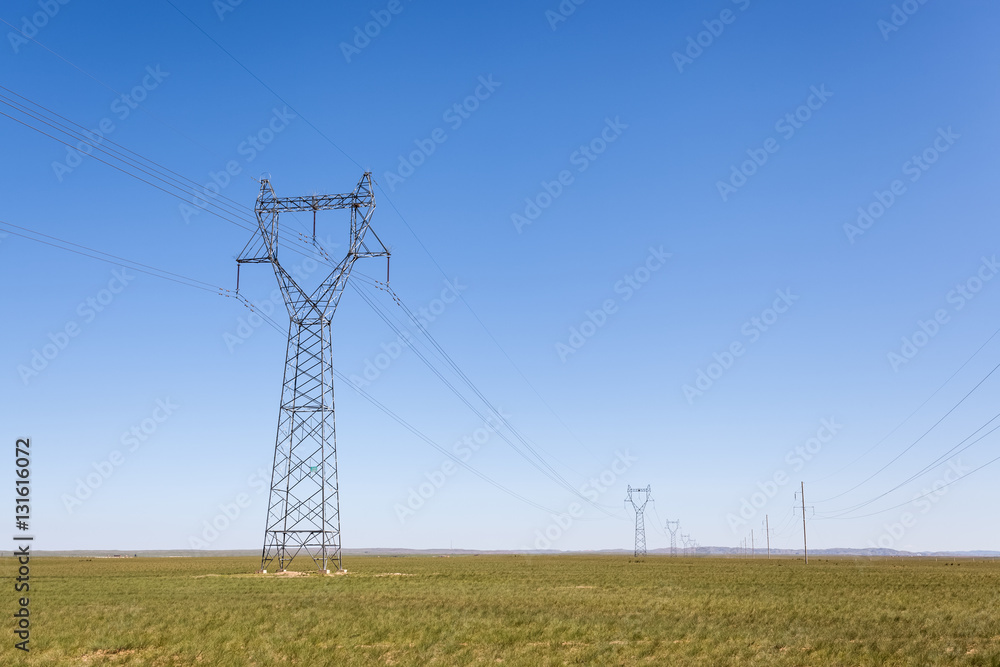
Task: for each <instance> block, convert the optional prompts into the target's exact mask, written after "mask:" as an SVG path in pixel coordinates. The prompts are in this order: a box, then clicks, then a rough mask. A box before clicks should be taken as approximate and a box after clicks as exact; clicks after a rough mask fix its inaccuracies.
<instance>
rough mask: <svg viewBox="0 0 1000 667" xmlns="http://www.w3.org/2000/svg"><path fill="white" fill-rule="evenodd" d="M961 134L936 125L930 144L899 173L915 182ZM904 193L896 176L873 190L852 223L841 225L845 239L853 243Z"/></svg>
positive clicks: (908, 161) (903, 188) (904, 185)
mask: <svg viewBox="0 0 1000 667" xmlns="http://www.w3.org/2000/svg"><path fill="white" fill-rule="evenodd" d="M961 137H962V135H960V134H956V133H955V132H954V130H952V129H951V126H950V125H949V126H948V129H944V128H942V127H939V128H938V130H937V136H936V137H935V138H934V141H933V142H931V145H930V146H928V147H927V148H925V149H924V150H922V151H921V152H920V153H919V154H917V155H914V156H912V157H911V158H910V159H909V160H907V161H906V162H904V163H903V166H902V167H900V169H902V172H903V176H906V177H907V180H908V181H909V182H910V183H916V182H917V181H919V180H920V177H921V176H923V175H924V174H925V173H927V171H929V170H930V168H931V167H932V166H934V164H936V163H937V161H938V160H939V159H940V158H941V155H943V154H944V153H947V152H948V151H949V150H950V149H951V147H952V146H954V145H955V142H957V141H958V140H959V139H960V138H961ZM906 192H907V185H906V182H905V181H903V180H902V179H899V178H897V179H894V180H893V181H892V182H891V183H889V187H888V189H886V190H875V192H873V193H872V197H873V199H872V201H871V202H870V203H868V204H866V205H864V206H859V207H858V217H857V219H856V220H855V221H854V224H851V223H849V222H848V223H845V224H844V234H845V235H847V240H848V241H849V242H850V243H851V244H852V245H853V244H854V242H855V239H857V237H859V236H861V235H863V234H864V233H865V232H867V231H868V230H869V229H871V228H872V227H873V226H874V225H875V223H876V222H878V221H879V219H881V218H882V216H883V215H885V214H886V212H888V210H889V209H890V208H892V207H893V205H894V204H895V203H896V202H897V201H899V198H900V197H902V196H903V195H904V194H906Z"/></svg>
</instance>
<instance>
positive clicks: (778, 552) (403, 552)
mask: <svg viewBox="0 0 1000 667" xmlns="http://www.w3.org/2000/svg"><path fill="white" fill-rule="evenodd" d="M765 553H766V551H765V550H764V549H757V550H756V557H757V558H761V557H763V556H764V555H765ZM515 554H521V555H558V554H566V555H574V554H575V555H583V554H606V555H621V556H630V555H631V554H632V551H631V550H626V549H604V550H597V551H554V550H549V551H518V550H507V551H504V550H501V551H476V550H471V549H393V548H372V549H344V555H345V556H476V555H515ZM10 555H11V552H8V551H2V552H0V556H10ZM32 555H34V556H59V557H66V558H110V557H114V556H129V557H131V556H137V557H140V558H143V557H144V558H211V557H214V558H220V557H236V556H241V557H251V556H260V550H259V549H234V550H228V551H223V550H220V551H202V550H196V549H174V550H139V551H129V550H120V549H119V550H115V549H110V550H107V551H99V550H91V549H87V550H82V549H77V550H66V551H34V552H32ZM648 555H650V556H669V555H670V549H650V550H649V552H648ZM678 555H681V556H720V557H732V558H735V557H739V556H741V555H742V551H741V550H740V549H737V548H734V547H698V548H697V549H678ZM771 555H772V556H799V557H801V556H802V550H801V549H798V550H796V549H771ZM809 555H810V556H816V557H819V556H840V557H855V558H1000V551H915V552H914V551H898V550H896V549H844V548H834V549H815V550H813V549H810V550H809Z"/></svg>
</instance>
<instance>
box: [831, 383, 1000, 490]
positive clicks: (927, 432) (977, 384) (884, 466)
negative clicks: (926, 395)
mask: <svg viewBox="0 0 1000 667" xmlns="http://www.w3.org/2000/svg"><path fill="white" fill-rule="evenodd" d="M997 369H1000V364H997V365H996V366H994V367H993V369H992V370H990V372H989V373H987V374H986V376H985V377H984V378H983V379H981V380H980V381H979V382H977V383H976V386H974V387H973V388H972V389H970V390H969V391H968V392H967V393H966V394H965V395H964V396H962V398H961V399H959V401H958V403H956V404H955V405H953V406H952V407H951V409H949V410H948V411H947V412H946V413H944V415H943V416H942V417H941V418H940V419H938V420H937V421H936V422H934V423H933V424H931V426H930V428H928V429H927V430H926V431H924V432H923V433H922V434H921V435H920V437H919V438H917V439H916V440H914V441H913V442H912V443H910V444H909V445H908V446H907V447H906V448H905V449H903V451H901V452H900V453H899V454H897V455H896V456H894V457H893V458H892V459H891V460H890V461H889V462H888V463H886V464H885V465H883V466H882V467H881V468H879V469H878V470H876V471H875V472H873V473H872V474H871V475H869V476H868V477H866V478H865V479H863V480H861V481H860V482H858V483H857V484H855V485H854V486H852V487H851V488H849V489H847V490H846V491H843V492H841V493H838V494H837V495H835V496H831V497H830V498H825V499H823V500H820V501H817V502H818V503H820V504H822V503H827V502H829V501H831V500H836V499H837V498H840V497H841V496H844V495H847V494H848V493H850V492H851V491H854V490H855V489H857V488H858V487H860V486H862V485H864V484H866V483H868V482H869V481H870V480H872V479H873V478H874V477H875V476H877V475H878V474H880V473H881V472H882V471H884V470H885V469H886V468H888V467H889V466H891V465H892V464H893V463H895V462H896V461H898V460H899V459H900V458H901V457H902V456H903V455H904V454H906V453H907V452H908V451H910V450H911V449H913V448H914V447H916V446H917V444H918V443H919V442H920V441H921V440H923V439H924V438H925V437H927V435H928V434H929V433H930V432H931V431H933V430H934V429H935V428H936V427H937V426H938V425H939V424H940V423H941V422H943V421H944V420H945V419H947V418H948V416H949V415H951V413H952V412H954V411H955V410H957V409H958V407H959V406H960V405H962V403H964V402H965V399H967V398H968V397H969V396H971V395H972V393H973V392H975V391H976V390H977V389H979V387H980V386H982V384H983V383H984V382H986V380H988V379H989V378H990V376H992V375H993V374H994V373H995V372H996V371H997Z"/></svg>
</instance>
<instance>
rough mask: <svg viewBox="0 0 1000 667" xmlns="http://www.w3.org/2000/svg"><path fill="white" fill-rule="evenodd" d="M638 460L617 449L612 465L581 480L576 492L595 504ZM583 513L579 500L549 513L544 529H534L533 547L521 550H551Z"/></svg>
mask: <svg viewBox="0 0 1000 667" xmlns="http://www.w3.org/2000/svg"><path fill="white" fill-rule="evenodd" d="M638 460H639V458H638V457H637V456H632V454H631V453H629V450H627V449H626V450H624V451H621V450H618V451H616V452H615V458H614V459H613V460H612V461H611V464H610V465H609V466H608V467H607V468H605V469H604V470H602V471H601V472H600V474H598V475H595V476H594V477H591V478H590V479H589V480H587V482H586V483H584V484H583V485H582V486H581V487H580V489H579V491H580V495H582V496H583V497H584V498H586V499H587V500H589V501H590V502H592V503H596V502H597V501H599V500H600V499H601V497H602V496H603V495H604V494H606V493H607V492H608V491H609V490H610V489H611V488H612V487H613V486H614V485H615V484H617V483H618V482H619V480H620V479H621V477H622V475H624V474H625V473H626V472H628V471H629V470H630V469H631V468H632V466H633V465H635V463H636V462H637V461H638ZM583 515H584V506H583V505H582V504H580V503H579V502H576V501H574V502H571V503H570V504H569V505H568V506H567V507H566V511H564V512H560V513H559V514H550V515H549V519H550V521H549V523H548V525H546V526H545V528H539V529H536V530H535V542H534V545H533V547H529V546H527V545H522V546H521V550H522V551H531V550H532V548H534V550H535V551H546V550H548V549H551V548H552V547H553V546H554V545H555V544H556V543H557V542H558V541H559V540H561V539H562V538H563V537H565V536H566V533H568V532H569V531H570V529H571V528H572V527H573V526H574V525H575V523H576V522H577V520H579V519H580V518H581V517H582V516H583Z"/></svg>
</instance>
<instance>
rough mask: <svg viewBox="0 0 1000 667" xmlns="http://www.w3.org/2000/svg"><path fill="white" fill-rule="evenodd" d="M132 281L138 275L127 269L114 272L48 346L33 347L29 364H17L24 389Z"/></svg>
mask: <svg viewBox="0 0 1000 667" xmlns="http://www.w3.org/2000/svg"><path fill="white" fill-rule="evenodd" d="M133 280H135V276H132V275H129V274H128V273H127V272H126V270H125V269H112V271H111V279H110V280H108V282H107V285H106V286H105V287H104V288H102V289H100V290H98V292H97V293H96V294H94V295H93V296H89V297H87V298H86V299H84V300H83V301H81V302H80V303H79V304H78V305H77V307H76V314H77V317H76V318H73V319H70V320H68V321H67V322H66V323H65V324H64V325H63V326H62V327H60V328H59V329H58V330H56V331H55V333H53V332H51V331H50V332H49V335H48V342H47V343H44V344H43V345H42V346H41V348H32V350H31V353H30V354H31V359H30V360H29V361H28V363H26V364H18V366H17V374H18V376H19V377H20V378H21V382H22V383H23V384H24V386H26V387H27V386H28V384H29V383H30V382H31V381H32V380H33V379H34V378H36V377H38V376H39V375H40V374H41V373H42V371H44V370H45V369H46V368H48V367H49V365H50V364H51V363H52V362H53V361H55V360H56V359H57V358H58V357H59V355H60V354H62V353H63V352H64V351H65V350H66V348H67V347H69V344H70V342H71V341H72V340H73V339H74V338H76V337H77V336H79V335H80V334H81V333H83V331H84V329H85V328H86V326H87V325H88V324H90V323H92V322H93V321H94V320H96V319H97V316H98V315H99V314H100V313H103V312H104V311H105V310H107V308H108V307H109V306H110V305H111V304H112V303H114V301H115V299H116V298H117V297H118V295H119V294H121V293H122V292H123V291H124V290H125V288H126V287H128V285H129V283H131V282H132V281H133Z"/></svg>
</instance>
